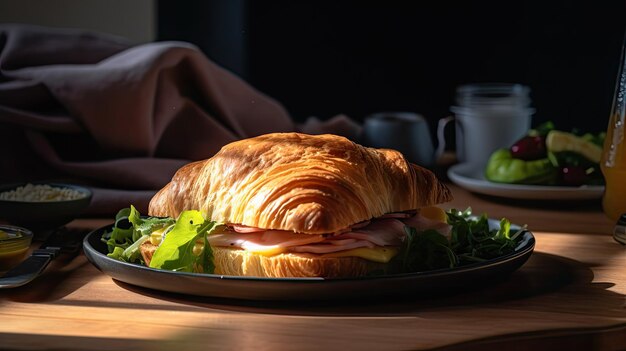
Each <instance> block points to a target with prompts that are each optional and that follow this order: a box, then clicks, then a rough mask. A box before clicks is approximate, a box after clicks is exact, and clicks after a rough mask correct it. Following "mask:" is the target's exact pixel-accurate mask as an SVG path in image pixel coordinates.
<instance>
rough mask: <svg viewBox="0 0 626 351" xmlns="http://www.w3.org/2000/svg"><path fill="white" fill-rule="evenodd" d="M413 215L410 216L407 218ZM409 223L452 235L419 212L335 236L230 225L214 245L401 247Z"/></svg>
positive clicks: (326, 249)
mask: <svg viewBox="0 0 626 351" xmlns="http://www.w3.org/2000/svg"><path fill="white" fill-rule="evenodd" d="M407 216H409V217H407ZM405 226H410V227H414V228H415V229H417V230H418V231H424V230H428V229H434V230H437V231H438V232H440V233H442V234H443V235H445V236H446V237H447V238H448V239H449V237H450V230H451V226H450V225H448V224H447V223H442V222H439V221H434V220H431V219H428V218H426V217H423V216H420V215H419V214H412V213H392V214H389V215H385V216H383V217H381V218H378V219H373V220H371V221H363V222H360V223H357V224H355V225H353V226H352V227H351V228H346V229H345V231H342V232H341V233H339V234H335V235H326V236H324V235H309V234H297V233H293V232H289V231H284V230H264V229H261V228H253V227H248V226H244V225H238V224H233V225H229V227H230V228H232V229H227V230H226V231H225V232H223V233H216V234H211V235H209V236H208V241H209V244H211V246H227V247H237V248H242V249H245V250H248V251H251V252H264V251H266V252H270V251H279V252H285V251H287V252H308V253H315V254H325V253H331V252H339V251H345V250H351V249H356V248H361V247H369V248H372V247H376V246H400V245H402V243H403V241H404V240H405V237H406V232H405Z"/></svg>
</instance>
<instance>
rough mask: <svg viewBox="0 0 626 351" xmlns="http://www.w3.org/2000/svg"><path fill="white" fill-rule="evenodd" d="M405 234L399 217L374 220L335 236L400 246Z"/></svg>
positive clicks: (380, 244)
mask: <svg viewBox="0 0 626 351" xmlns="http://www.w3.org/2000/svg"><path fill="white" fill-rule="evenodd" d="M405 235H406V233H405V232H404V223H402V222H401V221H400V220H398V219H394V218H386V219H378V220H375V221H372V223H370V225H368V226H366V227H363V228H359V229H355V230H352V231H350V232H347V233H343V234H341V235H337V236H335V237H333V238H334V239H358V240H366V241H369V242H371V243H372V244H374V245H377V246H400V245H401V244H402V241H403V240H404V236H405Z"/></svg>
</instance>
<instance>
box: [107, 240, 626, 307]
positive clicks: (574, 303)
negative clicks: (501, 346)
mask: <svg viewBox="0 0 626 351" xmlns="http://www.w3.org/2000/svg"><path fill="white" fill-rule="evenodd" d="M593 278H594V275H593V272H592V271H591V269H590V268H589V267H587V266H586V265H585V264H583V263H581V262H578V261H575V260H571V259H567V258H564V257H561V256H556V255H550V254H546V253H540V252H536V253H534V254H533V255H532V256H531V257H530V259H529V260H528V262H527V263H526V264H525V265H524V266H523V267H522V268H521V269H519V270H517V271H516V272H514V273H512V274H510V275H509V276H507V277H504V278H502V279H500V280H498V281H493V282H491V283H485V284H482V285H480V286H473V287H469V288H467V289H463V290H461V289H459V290H454V291H438V292H436V293H429V294H421V295H408V296H407V295H402V294H401V292H399V293H398V294H397V295H395V294H394V296H381V297H376V298H370V299H361V298H359V296H354V298H350V299H342V300H331V301H329V300H324V301H310V300H309V301H298V302H296V301H249V300H234V299H223V298H207V297H197V296H188V295H181V294H172V293H161V292H159V291H155V290H151V289H146V288H140V287H137V286H133V285H130V284H126V283H122V282H117V281H116V283H117V284H118V285H120V286H121V287H123V288H125V289H128V290H131V291H133V292H135V293H138V294H143V295H146V296H150V297H153V298H159V299H165V300H169V301H171V302H176V303H179V304H184V305H189V306H195V307H201V308H207V309H213V310H226V311H236V312H246V313H265V314H281V315H285V314H286V315H310V316H385V317H389V316H402V317H408V316H419V314H420V312H424V311H428V310H436V309H439V308H446V309H454V308H467V307H471V306H477V305H482V306H483V307H485V306H488V307H490V308H498V306H500V305H506V306H507V308H512V307H515V305H518V306H519V307H520V308H522V309H526V310H537V311H560V310H561V309H562V310H563V312H572V311H579V310H581V309H584V308H592V307H588V305H585V304H582V303H581V301H582V300H587V301H602V306H603V308H605V309H606V310H607V311H618V312H619V310H620V307H621V306H622V305H623V301H624V295H622V294H619V293H616V292H612V291H609V290H607V289H608V288H610V287H611V286H612V284H608V283H594V282H593ZM555 292H559V295H558V303H555V301H554V299H555V295H554V294H553V293H555ZM616 313H617V312H616Z"/></svg>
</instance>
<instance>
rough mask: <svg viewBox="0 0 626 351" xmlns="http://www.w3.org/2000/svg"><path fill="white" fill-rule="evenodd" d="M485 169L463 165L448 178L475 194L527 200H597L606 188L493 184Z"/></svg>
mask: <svg viewBox="0 0 626 351" xmlns="http://www.w3.org/2000/svg"><path fill="white" fill-rule="evenodd" d="M483 172H484V169H482V168H478V169H477V168H476V167H474V168H472V167H470V165H469V164H465V163H461V164H457V165H454V166H452V167H450V169H448V178H450V180H451V181H452V182H453V183H455V184H456V185H458V186H460V187H462V188H465V189H467V190H469V191H473V192H475V193H479V194H484V195H491V196H498V197H505V198H511V199H525V200H595V199H599V198H601V197H602V193H603V192H604V186H601V185H583V186H578V187H573V186H548V185H520V184H503V183H493V182H490V181H488V180H486V179H485V176H484V173H483Z"/></svg>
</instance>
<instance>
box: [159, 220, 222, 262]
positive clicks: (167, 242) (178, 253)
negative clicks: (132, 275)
mask: <svg viewBox="0 0 626 351" xmlns="http://www.w3.org/2000/svg"><path fill="white" fill-rule="evenodd" d="M214 227H215V222H212V221H205V219H204V218H203V217H202V214H200V212H199V211H184V212H183V213H181V214H180V216H179V217H178V219H177V220H176V225H175V226H174V228H173V229H172V230H171V231H170V232H169V233H168V234H167V236H166V237H165V239H164V240H163V242H162V243H161V245H159V247H158V248H157V250H156V251H155V252H154V255H153V256H152V259H151V260H150V267H152V268H160V269H168V270H172V271H180V272H199V273H212V272H213V270H214V268H215V267H214V265H213V262H212V253H211V251H210V250H211V248H210V246H209V245H208V242H207V239H206V234H207V232H209V231H211V230H212V229H213V228H214Z"/></svg>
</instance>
